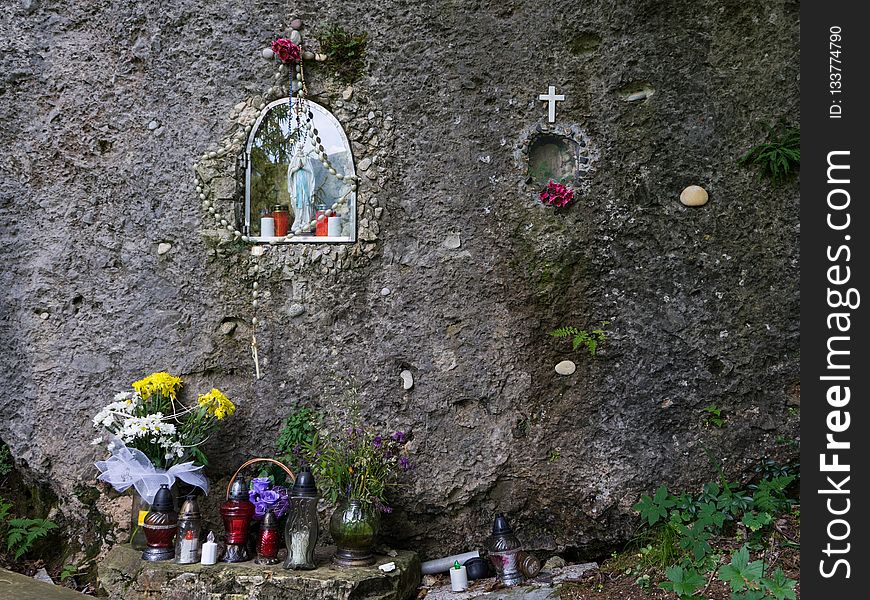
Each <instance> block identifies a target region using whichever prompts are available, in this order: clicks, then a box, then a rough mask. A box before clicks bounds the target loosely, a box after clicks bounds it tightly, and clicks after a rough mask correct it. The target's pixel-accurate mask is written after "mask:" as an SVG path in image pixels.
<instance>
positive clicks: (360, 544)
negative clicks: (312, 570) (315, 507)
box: [329, 499, 381, 567]
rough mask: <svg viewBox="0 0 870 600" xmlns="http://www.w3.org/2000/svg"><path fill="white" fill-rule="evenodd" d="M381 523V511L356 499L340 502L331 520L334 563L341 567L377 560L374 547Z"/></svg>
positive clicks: (360, 564) (364, 565)
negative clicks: (373, 550)
mask: <svg viewBox="0 0 870 600" xmlns="http://www.w3.org/2000/svg"><path fill="white" fill-rule="evenodd" d="M380 524H381V515H380V513H379V512H378V511H377V510H375V509H374V508H372V507H371V506H367V505H365V504H363V503H362V502H360V501H359V500H356V499H345V500H342V501H341V502H339V504H338V507H337V508H336V509H335V512H334V513H332V518H331V519H330V520H329V533H331V534H332V539H333V540H334V541H335V555H334V556H333V557H332V562H333V563H335V564H336V565H338V566H340V567H366V566H369V565H373V564H374V563H375V555H374V553H373V552H372V549H373V548H374V545H375V537H376V536H377V534H378V529H379V528H380Z"/></svg>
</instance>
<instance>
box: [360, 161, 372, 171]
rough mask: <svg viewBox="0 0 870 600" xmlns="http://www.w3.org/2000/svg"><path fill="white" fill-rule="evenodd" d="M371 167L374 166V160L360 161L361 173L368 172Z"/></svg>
mask: <svg viewBox="0 0 870 600" xmlns="http://www.w3.org/2000/svg"><path fill="white" fill-rule="evenodd" d="M370 166H372V160H371V159H370V158H364V159H362V160H361V161H359V170H360V171H367V170H368V168H369V167H370Z"/></svg>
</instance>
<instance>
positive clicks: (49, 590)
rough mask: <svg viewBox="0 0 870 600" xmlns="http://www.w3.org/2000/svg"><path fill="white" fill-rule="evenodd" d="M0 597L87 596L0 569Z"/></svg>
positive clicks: (59, 599)
mask: <svg viewBox="0 0 870 600" xmlns="http://www.w3.org/2000/svg"><path fill="white" fill-rule="evenodd" d="M0 598H14V599H15V600H83V599H86V598H87V596H85V595H84V594H80V593H78V592H75V591H73V590H70V589H67V588H65V587H61V586H59V585H51V584H50V583H45V582H44V581H37V580H36V579H33V578H32V577H27V576H26V575H22V574H20V573H13V572H12V571H7V570H6V569H0Z"/></svg>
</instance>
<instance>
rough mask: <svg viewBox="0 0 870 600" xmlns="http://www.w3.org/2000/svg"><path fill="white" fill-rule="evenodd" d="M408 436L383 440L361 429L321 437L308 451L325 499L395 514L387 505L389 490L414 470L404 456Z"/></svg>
mask: <svg viewBox="0 0 870 600" xmlns="http://www.w3.org/2000/svg"><path fill="white" fill-rule="evenodd" d="M407 442H408V435H407V434H406V433H405V432H402V431H397V432H395V433H393V434H392V435H390V436H384V435H381V434H379V433H376V432H374V431H371V430H368V429H363V428H361V427H350V428H348V429H345V430H343V431H342V432H341V433H339V434H334V435H328V436H327V437H325V438H323V439H320V437H319V436H317V437H315V439H314V440H313V441H312V442H311V443H309V444H307V445H306V447H305V450H306V454H307V455H308V460H309V461H310V463H311V467H312V471H313V472H314V475H315V477H316V478H317V481H318V483H319V484H320V486H321V489H323V491H324V496H325V497H326V498H327V499H329V500H330V501H331V502H333V503H336V502H337V501H338V500H339V499H340V498H344V499H348V500H359V501H361V502H362V503H363V504H366V505H369V506H372V507H373V508H375V509H377V510H380V511H381V512H385V513H389V512H392V508H390V507H389V506H388V505H387V504H386V496H387V490H388V489H389V488H391V487H395V486H397V485H398V479H399V476H400V475H401V474H402V473H404V472H405V471H408V470H410V469H411V463H410V461H409V460H408V457H407V456H406V454H405V451H406V449H405V445H406V444H407Z"/></svg>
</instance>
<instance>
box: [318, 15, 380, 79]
mask: <svg viewBox="0 0 870 600" xmlns="http://www.w3.org/2000/svg"><path fill="white" fill-rule="evenodd" d="M368 37H369V34H368V33H367V32H365V31H363V32H361V33H351V32H349V31H347V30H345V29H343V28H342V27H341V26H339V25H333V26H332V27H330V28H329V29H327V30H326V31H325V32H324V33H323V34H321V35H320V36H318V38H317V41H318V42H320V49H321V50H322V51H323V53H324V54H325V55H326V67H327V68H328V69H329V70H330V72H332V73H333V74H334V75H335V76H336V77H338V78H339V79H340V80H341V81H342V82H344V83H353V82H354V81H356V80H357V79H359V78H360V77H362V75H363V73H364V72H365V57H366V43H367V42H368Z"/></svg>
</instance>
